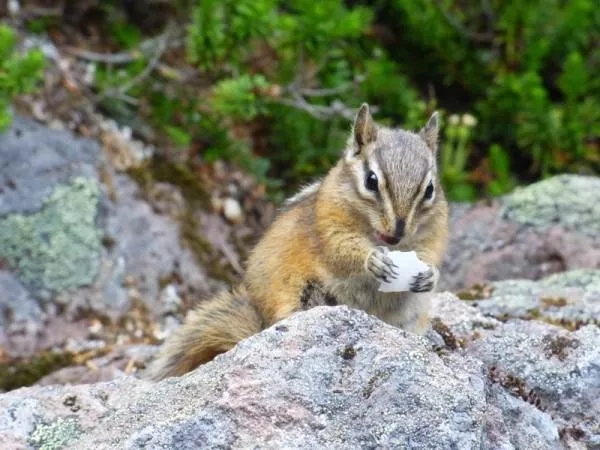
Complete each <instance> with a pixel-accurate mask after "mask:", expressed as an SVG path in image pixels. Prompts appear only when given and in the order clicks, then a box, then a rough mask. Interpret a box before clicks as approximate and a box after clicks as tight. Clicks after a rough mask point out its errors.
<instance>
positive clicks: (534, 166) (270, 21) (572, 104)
mask: <svg viewBox="0 0 600 450" xmlns="http://www.w3.org/2000/svg"><path fill="white" fill-rule="evenodd" d="M42 3H43V2H42ZM59 3H60V6H59V7H53V8H52V9H50V10H49V9H47V8H46V9H39V8H38V14H32V15H30V16H28V17H27V19H26V20H25V22H24V26H25V27H26V29H27V30H28V31H29V32H30V33H38V34H41V35H44V36H49V37H50V38H51V39H53V40H54V41H55V42H57V43H60V44H69V45H70V46H71V47H77V48H78V50H79V51H78V52H76V54H77V55H79V57H81V58H83V59H86V58H87V60H89V61H90V63H91V64H93V69H94V70H93V79H92V82H91V90H92V93H93V95H94V97H95V99H96V101H97V104H98V105H99V107H100V108H102V109H103V110H104V112H105V113H106V114H109V115H111V116H113V117H115V118H117V120H118V121H119V122H121V123H122V122H127V121H129V122H131V121H132V120H133V118H135V120H143V121H145V122H146V123H148V124H150V125H151V126H152V127H153V129H154V130H156V131H157V132H158V136H159V137H154V138H153V139H155V140H156V141H157V142H159V143H160V144H161V148H168V149H170V150H169V151H170V152H171V153H173V152H175V153H179V154H180V156H181V155H183V159H184V160H186V161H188V162H189V163H190V164H192V163H194V162H195V163H197V162H198V161H200V162H201V163H205V162H210V161H214V160H217V159H227V160H231V161H235V162H236V163H237V164H239V165H241V166H243V167H244V168H246V169H247V170H249V171H251V172H253V173H254V174H255V175H256V176H257V177H259V178H260V179H261V181H263V182H264V183H265V184H266V185H267V186H268V188H269V190H270V192H271V193H272V194H274V195H275V196H276V197H281V195H283V193H285V192H287V191H288V190H290V189H293V188H295V187H296V186H297V185H298V184H299V183H302V182H305V181H307V178H310V177H313V176H318V175H319V174H321V173H323V172H324V171H325V170H326V169H327V168H328V167H329V165H330V164H331V163H332V162H333V161H334V160H335V159H336V158H337V156H338V154H339V151H340V149H341V147H342V146H343V143H344V140H345V138H346V135H347V132H348V129H349V120H350V118H351V117H352V115H353V114H354V110H355V108H356V107H357V106H358V105H359V104H360V103H361V102H362V101H368V102H370V103H371V104H372V105H374V106H375V107H376V114H375V115H376V119H377V120H379V121H381V122H387V123H389V124H391V125H400V126H404V127H408V128H416V127H419V126H421V125H422V124H423V123H424V121H425V120H426V118H427V117H428V116H429V114H431V112H432V111H433V110H440V111H441V112H442V117H443V127H444V130H443V137H444V139H443V142H444V146H443V152H442V154H441V162H442V173H443V180H444V183H445V185H446V187H447V189H448V191H449V195H450V197H451V198H452V199H454V200H473V199H475V198H477V197H478V196H481V195H499V194H502V193H504V192H507V191H509V190H510V189H512V188H513V187H514V186H515V185H516V184H517V183H521V182H528V181H531V180H534V179H537V178H539V177H544V176H548V175H550V174H553V173H558V172H565V171H569V172H578V173H597V172H598V170H599V168H600V77H599V76H598V73H600V8H598V7H597V4H596V2H595V0H571V1H568V2H566V1H562V0H561V1H559V0H544V1H542V0H527V1H521V0H519V1H513V2H503V1H501V0H466V1H457V0H431V1H426V0H385V1H350V0H348V1H342V0H320V1H318V2H316V1H309V0H295V1H294V2H284V1H280V0H202V1H175V2H165V1H158V0H154V1H150V2H143V1H133V0H130V1H125V2H117V1H113V2H111V1H101V2H100V1H96V2H94V1H86V2H74V1H63V2H59ZM82 4H85V5H86V6H85V8H84V6H82ZM39 11H42V12H41V13H39ZM43 11H47V13H43ZM50 12H51V13H50ZM65 27H66V28H65ZM69 27H70V28H69ZM65 29H71V30H76V32H73V33H71V32H65V31H64V30H65ZM61 31H62V35H61ZM2 33H4V34H5V33H7V31H6V29H3V31H2ZM2 33H0V54H2V55H5V52H6V51H9V50H4V49H10V48H12V44H10V45H7V44H6V42H5V39H6V38H5V37H4V38H3V37H2ZM57 36H59V37H57ZM73 36H79V39H77V40H75V38H74V37H73ZM91 51H94V53H92V52H91ZM99 55H100V56H99ZM107 55H109V56H107ZM119 55H126V56H127V57H122V58H118V56H119ZM4 59H5V58H2V61H3V62H2V63H0V103H1V102H5V101H6V100H5V99H6V98H7V95H13V94H15V93H18V92H20V91H21V90H23V89H25V88H28V87H29V86H30V80H31V79H32V78H31V77H21V75H22V74H23V73H24V72H25V73H35V72H36V70H37V68H38V60H37V57H32V56H29V57H26V58H24V59H17V60H13V59H11V58H9V59H8V61H14V62H12V63H5V62H4ZM17 61H18V62H17ZM31 65H33V66H34V67H35V70H30V68H29V67H30V66H31ZM15 67H16V69H15ZM19 67H22V68H24V69H23V70H21V69H19ZM6 80H12V81H9V82H7V81H6ZM21 80H22V81H21ZM0 106H2V105H0Z"/></svg>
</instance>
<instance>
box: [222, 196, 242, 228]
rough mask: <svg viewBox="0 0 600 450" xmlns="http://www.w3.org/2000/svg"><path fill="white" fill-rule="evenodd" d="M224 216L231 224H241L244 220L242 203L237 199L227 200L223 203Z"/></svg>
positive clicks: (229, 198)
mask: <svg viewBox="0 0 600 450" xmlns="http://www.w3.org/2000/svg"><path fill="white" fill-rule="evenodd" d="M223 215H224V216H225V218H226V219H227V220H229V221H230V222H231V223H240V222H241V221H242V220H243V218H244V216H243V213H242V207H241V206H240V202H238V201H237V200H236V199H235V198H231V197H228V198H226V199H225V200H224V201H223Z"/></svg>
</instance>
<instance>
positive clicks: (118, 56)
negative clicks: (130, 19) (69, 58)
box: [66, 47, 141, 64]
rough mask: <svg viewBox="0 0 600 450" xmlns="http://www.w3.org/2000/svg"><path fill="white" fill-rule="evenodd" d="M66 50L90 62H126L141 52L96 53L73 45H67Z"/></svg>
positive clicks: (135, 57) (137, 56)
mask: <svg viewBox="0 0 600 450" xmlns="http://www.w3.org/2000/svg"><path fill="white" fill-rule="evenodd" d="M66 50H67V53H70V54H71V55H73V56H76V57H77V58H81V59H85V60H87V61H90V62H100V63H105V64H128V63H131V62H133V61H135V60H136V59H138V58H139V57H140V56H141V53H138V52H127V53H125V52H124V53H97V52H92V51H89V50H82V49H79V48H75V47H67V48H66Z"/></svg>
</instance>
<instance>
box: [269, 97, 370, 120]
mask: <svg viewBox="0 0 600 450" xmlns="http://www.w3.org/2000/svg"><path fill="white" fill-rule="evenodd" d="M273 101H274V102H276V103H279V104H281V105H287V106H291V107H292V108H296V109H299V110H301V111H304V112H306V113H308V114H310V115H311V116H313V117H314V118H315V119H319V120H322V121H328V120H331V119H333V118H335V117H343V118H344V119H347V120H352V119H354V117H355V115H356V111H357V109H355V108H351V107H349V106H347V105H346V104H344V103H343V102H341V101H339V100H335V101H333V102H332V103H331V104H330V105H329V106H323V105H313V104H311V103H308V102H307V101H306V99H305V98H304V97H302V96H301V95H300V94H298V93H296V94H294V95H293V98H280V99H274V100H273ZM377 110H378V108H377V107H376V106H372V107H371V111H372V112H373V113H376V112H377Z"/></svg>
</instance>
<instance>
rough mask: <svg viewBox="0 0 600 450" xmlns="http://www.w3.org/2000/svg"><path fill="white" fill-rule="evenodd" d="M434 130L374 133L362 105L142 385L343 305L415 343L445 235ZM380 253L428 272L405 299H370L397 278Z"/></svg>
mask: <svg viewBox="0 0 600 450" xmlns="http://www.w3.org/2000/svg"><path fill="white" fill-rule="evenodd" d="M438 129H439V126H438V115H437V113H434V114H433V115H432V116H431V118H430V119H429V121H428V122H427V124H426V125H425V126H424V127H423V128H422V129H421V130H420V131H419V132H418V133H412V132H409V131H405V130H402V129H391V128H385V127H381V126H379V125H377V124H376V123H375V122H374V121H373V119H372V117H371V114H370V111H369V106H368V105H367V104H366V103H365V104H363V105H362V106H361V107H360V109H359V111H358V113H357V115H356V117H355V120H354V125H353V127H352V132H351V134H350V137H349V139H348V142H347V145H346V149H345V151H344V154H343V156H342V158H341V159H340V160H339V161H338V163H337V164H336V165H335V166H334V167H333V168H332V169H331V170H330V171H329V173H328V174H327V175H326V176H325V177H324V178H323V179H321V180H319V181H317V182H315V183H313V184H311V185H309V186H307V187H305V188H304V189H302V190H301V191H300V192H299V193H298V194H296V195H295V196H293V197H292V198H290V199H289V200H288V201H287V202H286V203H285V204H284V206H283V208H282V209H281V211H280V212H279V215H278V217H277V218H276V219H275V220H274V222H273V223H272V225H271V226H270V227H269V229H268V230H267V231H266V233H265V234H264V236H263V237H262V239H261V240H260V242H259V243H258V244H257V245H256V247H255V248H254V249H253V250H252V252H251V254H250V255H249V258H248V261H247V270H246V273H245V276H244V278H243V281H242V283H241V286H239V287H238V288H236V289H234V290H233V291H232V292H227V293H222V294H220V295H217V296H216V297H214V298H212V299H210V300H207V301H205V302H202V303H201V304H200V305H199V306H198V307H197V308H196V309H195V310H193V311H191V313H190V314H189V315H188V317H187V318H186V320H185V322H184V324H183V325H182V326H181V327H180V328H179V329H178V330H176V331H175V332H174V333H173V335H172V336H171V337H170V338H169V339H168V340H167V341H166V343H165V344H164V346H163V349H162V352H161V354H160V355H159V357H158V359H157V360H156V361H154V362H153V363H152V364H151V366H150V367H149V370H148V372H147V378H149V379H152V380H160V379H162V378H165V377H169V376H179V375H182V374H184V373H186V372H189V371H191V370H192V369H194V368H195V367H197V366H199V365H200V364H203V363H205V362H208V361H210V360H211V359H213V358H214V357H215V356H216V355H218V354H220V353H223V352H226V351H227V350H229V349H231V348H232V347H233V346H235V345H236V344H237V343H238V342H239V341H241V340H243V339H245V338H247V337H250V336H251V335H254V334H256V333H258V332H260V331H261V330H263V329H265V328H267V327H269V326H271V325H273V324H274V323H276V322H278V321H280V320H282V319H284V318H286V317H288V316H290V315H291V314H293V313H294V312H297V311H301V310H303V309H307V308H310V307H313V306H315V305H317V304H327V305H336V304H346V305H348V306H350V307H354V308H359V309H362V310H365V311H366V312H367V313H369V314H372V315H375V316H377V317H379V318H380V319H382V320H383V321H385V322H387V323H389V324H392V325H395V326H398V327H401V328H403V329H406V330H408V331H411V332H414V333H417V334H423V332H424V331H425V330H426V329H427V326H428V320H427V315H428V309H429V297H430V295H431V294H430V293H431V292H432V291H434V289H435V287H436V285H437V282H438V279H439V270H438V266H439V265H440V264H441V262H442V258H443V254H444V252H445V248H446V241H447V234H448V206H447V202H446V199H445V195H444V192H443V190H442V187H441V186H440V182H439V177H438V172H437V162H436V155H437V151H438ZM390 250H402V251H410V250H414V251H416V253H417V256H418V257H419V258H420V259H421V260H422V261H424V262H425V263H427V264H428V265H429V267H430V269H429V270H428V271H426V272H424V273H420V274H418V275H417V276H416V277H414V279H413V281H412V284H411V287H410V289H411V290H410V291H409V292H399V293H398V292H395V293H383V292H378V288H379V285H380V284H381V282H382V281H387V280H389V279H390V278H393V277H395V275H396V273H397V272H396V271H397V267H396V266H395V265H394V263H393V262H392V260H391V259H390V258H389V257H388V256H387V253H388V252H389V251H390Z"/></svg>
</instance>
